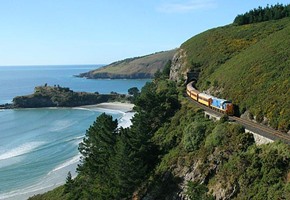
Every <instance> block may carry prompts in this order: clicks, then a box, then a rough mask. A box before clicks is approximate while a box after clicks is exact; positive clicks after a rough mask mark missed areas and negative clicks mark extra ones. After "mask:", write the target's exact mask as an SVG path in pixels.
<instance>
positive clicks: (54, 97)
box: [13, 84, 129, 108]
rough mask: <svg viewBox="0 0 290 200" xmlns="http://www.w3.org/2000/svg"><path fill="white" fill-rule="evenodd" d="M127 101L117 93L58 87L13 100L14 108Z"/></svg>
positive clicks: (40, 87)
mask: <svg viewBox="0 0 290 200" xmlns="http://www.w3.org/2000/svg"><path fill="white" fill-rule="evenodd" d="M114 100H115V101H116V100H119V101H121V100H129V99H128V98H127V97H126V95H121V94H117V93H112V94H99V93H97V92H96V93H87V92H74V91H72V90H70V89H69V88H65V87H60V86H56V85H55V86H47V84H45V85H44V86H39V87H36V88H35V90H34V94H32V95H27V96H18V97H15V98H14V99H13V107H15V108H38V107H74V106H81V105H90V104H97V103H102V102H107V101H114Z"/></svg>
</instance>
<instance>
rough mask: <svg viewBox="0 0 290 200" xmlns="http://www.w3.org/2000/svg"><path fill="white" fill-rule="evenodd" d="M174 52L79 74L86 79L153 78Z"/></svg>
mask: <svg viewBox="0 0 290 200" xmlns="http://www.w3.org/2000/svg"><path fill="white" fill-rule="evenodd" d="M175 52H176V50H171V51H163V52H158V53H154V54H151V55H147V56H142V57H136V58H129V59H125V60H121V61H118V62H114V63H111V64H109V65H107V66H104V67H101V68H99V69H96V70H93V71H90V72H87V73H83V74H80V75H79V76H80V77H86V78H93V79H94V78H111V79H120V78H127V79H138V78H153V77H154V74H155V73H156V71H157V70H162V69H163V67H164V65H165V64H166V63H167V62H168V60H171V59H172V57H173V55H174V54H175Z"/></svg>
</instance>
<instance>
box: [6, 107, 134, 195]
mask: <svg viewBox="0 0 290 200" xmlns="http://www.w3.org/2000/svg"><path fill="white" fill-rule="evenodd" d="M133 107H134V105H133V104H129V103H120V102H111V103H101V104H96V105H87V106H80V107H77V108H73V109H86V110H95V111H98V112H105V113H107V114H110V113H112V114H114V113H120V114H121V117H120V118H118V122H119V127H123V128H127V127H130V126H131V124H132V123H131V119H132V117H133V116H134V112H133ZM79 157H80V155H76V156H75V157H73V158H71V159H70V160H67V161H64V163H62V164H61V165H60V166H57V167H56V168H55V169H54V170H53V171H52V172H50V173H49V174H48V176H47V178H44V179H43V180H42V183H39V184H36V185H32V186H31V187H28V188H25V189H23V190H22V191H15V192H11V193H9V194H7V196H6V197H4V198H0V199H9V200H10V199H11V200H12V199H13V200H18V199H19V200H20V199H27V198H28V197H31V196H33V195H36V194H41V193H45V192H47V191H49V190H52V189H54V188H56V187H58V186H60V185H62V184H64V183H65V182H64V181H65V179H66V176H67V172H68V171H71V172H72V175H73V176H76V173H75V169H76V167H77V164H78V163H79ZM43 185H46V187H45V188H43Z"/></svg>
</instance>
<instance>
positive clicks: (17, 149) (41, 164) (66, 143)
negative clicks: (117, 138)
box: [0, 65, 150, 199]
mask: <svg viewBox="0 0 290 200" xmlns="http://www.w3.org/2000/svg"><path fill="white" fill-rule="evenodd" d="M97 67H98V66H97ZM95 68H96V65H84V66H13V67H0V104H3V103H10V102H11V100H12V99H13V97H15V96H19V95H27V94H31V93H33V90H34V87H35V86H39V85H44V84H45V83H47V84H48V85H60V86H63V87H69V88H70V89H72V90H74V91H86V92H99V93H110V92H112V91H114V92H118V93H127V91H128V89H129V88H131V87H138V88H139V89H141V87H142V86H144V84H145V83H146V82H147V81H150V80H91V79H84V78H76V77H74V76H73V75H77V74H79V73H82V72H86V71H89V70H91V69H95ZM102 112H109V114H111V115H112V116H113V117H114V118H115V119H118V120H121V118H122V116H124V113H122V112H120V111H109V110H102V109H85V108H40V109H15V110H0V199H26V198H27V197H29V196H30V195H31V194H34V193H39V192H42V191H47V190H48V189H51V188H54V187H56V186H58V185H60V184H63V183H64V182H65V179H66V176H67V173H68V171H71V173H72V175H73V176H75V175H76V172H75V169H76V167H77V164H78V161H79V157H80V154H79V152H78V144H79V143H80V142H81V141H82V139H83V137H84V135H85V132H86V129H88V127H89V126H90V125H91V124H92V123H93V122H94V120H95V119H96V117H97V116H99V115H100V114H101V113H102Z"/></svg>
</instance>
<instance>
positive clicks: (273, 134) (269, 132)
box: [187, 97, 290, 144]
mask: <svg viewBox="0 0 290 200" xmlns="http://www.w3.org/2000/svg"><path fill="white" fill-rule="evenodd" d="M187 98H188V99H189V100H190V101H191V102H192V103H194V104H195V105H196V106H198V107H200V108H202V109H203V110H205V111H207V112H209V113H213V114H215V115H217V116H220V117H221V116H223V114H222V113H219V112H217V111H215V110H212V109H210V108H209V107H206V106H204V105H202V104H200V103H198V102H196V101H194V100H193V99H191V98H190V97H187ZM229 119H230V120H231V121H235V122H236V123H238V124H241V125H242V126H244V127H245V128H246V129H248V130H249V131H252V132H254V133H257V134H259V135H262V136H264V137H266V138H269V139H271V140H282V141H284V142H286V143H288V144H290V136H289V135H286V134H284V133H282V132H279V131H277V130H274V129H272V128H270V127H267V126H265V125H261V124H257V123H255V122H252V121H249V120H246V119H242V118H239V117H236V116H230V117H229Z"/></svg>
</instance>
